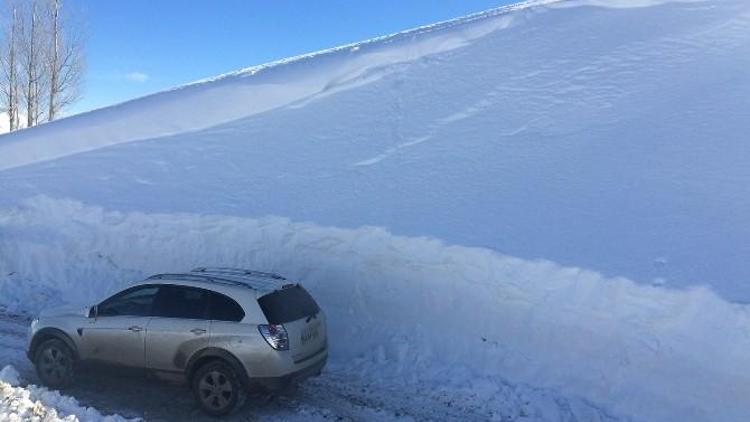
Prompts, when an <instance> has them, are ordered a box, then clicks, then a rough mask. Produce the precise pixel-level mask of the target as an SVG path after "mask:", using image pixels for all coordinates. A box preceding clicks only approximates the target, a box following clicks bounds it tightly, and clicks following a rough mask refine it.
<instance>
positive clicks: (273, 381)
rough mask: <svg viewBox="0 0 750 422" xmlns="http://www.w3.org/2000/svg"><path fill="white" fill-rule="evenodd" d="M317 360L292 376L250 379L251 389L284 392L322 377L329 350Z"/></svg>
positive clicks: (291, 374) (324, 351)
mask: <svg viewBox="0 0 750 422" xmlns="http://www.w3.org/2000/svg"><path fill="white" fill-rule="evenodd" d="M315 357H316V358H317V359H315V360H314V363H312V364H311V365H309V366H306V367H304V368H302V369H299V370H297V371H295V372H292V373H290V374H286V375H284V376H280V377H262V378H250V384H251V387H254V386H260V387H261V388H264V389H266V390H270V391H278V390H283V389H284V388H286V387H288V386H289V385H292V384H296V383H299V382H302V381H304V380H306V379H308V378H311V377H315V376H318V375H320V372H321V371H322V370H323V367H324V366H326V362H327V361H328V350H327V349H326V350H323V351H322V356H315Z"/></svg>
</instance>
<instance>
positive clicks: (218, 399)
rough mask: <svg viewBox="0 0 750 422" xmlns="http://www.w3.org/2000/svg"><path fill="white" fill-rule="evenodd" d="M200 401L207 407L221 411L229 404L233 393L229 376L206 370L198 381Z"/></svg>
mask: <svg viewBox="0 0 750 422" xmlns="http://www.w3.org/2000/svg"><path fill="white" fill-rule="evenodd" d="M198 392H199V393H200V398H201V401H202V402H203V404H204V405H206V406H207V407H208V408H210V409H213V410H217V411H221V410H223V409H225V408H226V407H227V406H229V403H230V402H231V400H232V395H233V393H234V391H233V388H232V383H231V382H230V381H229V378H228V377H227V376H226V375H225V374H223V373H221V372H219V371H210V372H207V373H206V374H205V375H203V377H202V378H201V380H200V382H199V383H198Z"/></svg>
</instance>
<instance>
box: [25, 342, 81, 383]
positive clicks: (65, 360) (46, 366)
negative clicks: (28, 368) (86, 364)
mask: <svg viewBox="0 0 750 422" xmlns="http://www.w3.org/2000/svg"><path fill="white" fill-rule="evenodd" d="M73 360H74V358H73V351H72V350H70V347H68V345H67V344H65V342H64V341H62V340H59V339H50V340H46V341H44V342H43V343H42V344H40V345H39V347H38V348H37V352H36V359H34V366H36V373H37V375H38V376H39V379H40V380H41V381H42V384H44V385H46V386H48V387H50V388H55V389H60V388H65V387H67V386H69V385H71V384H72V383H73V376H74V365H73Z"/></svg>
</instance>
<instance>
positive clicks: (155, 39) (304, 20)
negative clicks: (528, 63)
mask: <svg viewBox="0 0 750 422" xmlns="http://www.w3.org/2000/svg"><path fill="white" fill-rule="evenodd" d="M69 3H70V6H72V7H73V8H75V9H76V10H77V11H79V12H80V13H81V14H82V16H83V20H84V21H85V22H86V31H87V35H88V43H87V58H86V60H87V74H86V82H85V89H84V96H83V99H82V100H81V101H79V102H78V103H76V104H75V105H74V106H73V107H72V108H71V109H70V110H69V112H70V113H77V112H82V111H87V110H91V109H94V108H99V107H103V106H106V105H110V104H114V103H118V102H122V101H125V100H128V99H131V98H135V97H139V96H142V95H146V94H149V93H152V92H157V91H161V90H164V89H167V88H170V87H173V86H177V85H181V84H183V83H187V82H191V81H194V80H196V79H201V78H204V77H209V76H213V75H217V74H220V73H225V72H229V71H232V70H237V69H240V68H243V67H247V66H251V65H254V64H259V63H265V62H268V61H271V60H275V59H279V58H283V57H288V56H293V55H297V54H302V53H306V52H310V51H315V50H320V49H323V48H328V47H334V46H337V45H340V44H346V43H350V42H354V41H360V40H364V39H368V38H372V37H375V36H379V35H385V34H389V33H392V32H397V31H400V30H403V29H408V28H411V27H415V26H419V25H424V24H429V23H432V22H436V21H440V20H445V19H450V18H453V17H457V16H462V15H466V14H469V13H472V12H477V11H481V10H485V9H489V8H492V7H497V6H501V5H504V4H510V3H513V1H507V0H440V1H434V0H433V1H429V0H409V1H396V0H357V1H345V0H326V1H323V0H309V1H291V0H274V1H249V0H245V1H243V0H216V1H193V0H158V1H155V0H127V1H94V0H70V2H69Z"/></svg>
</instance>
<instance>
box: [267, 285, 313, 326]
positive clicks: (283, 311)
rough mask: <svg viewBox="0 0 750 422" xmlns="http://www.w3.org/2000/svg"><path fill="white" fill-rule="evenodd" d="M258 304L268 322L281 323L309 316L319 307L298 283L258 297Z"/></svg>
mask: <svg viewBox="0 0 750 422" xmlns="http://www.w3.org/2000/svg"><path fill="white" fill-rule="evenodd" d="M258 304H260V308H261V309H262V310H263V313H264V314H265V315H266V319H268V322H269V323H270V324H283V323H285V322H292V321H296V320H298V319H302V318H306V317H309V316H310V315H315V314H317V313H318V311H319V310H320V308H319V307H318V304H317V303H315V300H314V299H313V298H312V296H310V293H307V290H305V289H304V288H302V286H300V285H295V286H293V287H287V288H285V289H282V290H277V291H275V292H273V293H269V294H267V295H265V296H263V297H261V298H259V299H258Z"/></svg>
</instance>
